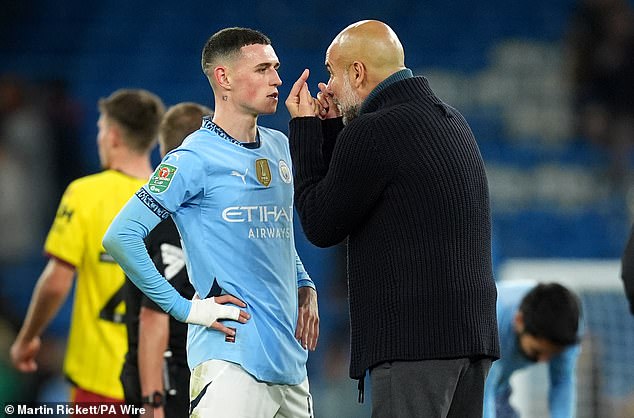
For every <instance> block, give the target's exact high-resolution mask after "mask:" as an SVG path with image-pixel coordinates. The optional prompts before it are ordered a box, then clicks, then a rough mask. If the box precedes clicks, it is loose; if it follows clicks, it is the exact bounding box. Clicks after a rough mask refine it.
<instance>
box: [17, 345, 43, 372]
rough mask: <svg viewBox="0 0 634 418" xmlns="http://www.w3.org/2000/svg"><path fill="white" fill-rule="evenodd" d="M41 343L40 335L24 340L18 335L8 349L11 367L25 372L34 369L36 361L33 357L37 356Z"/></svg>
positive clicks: (35, 368)
mask: <svg viewBox="0 0 634 418" xmlns="http://www.w3.org/2000/svg"><path fill="white" fill-rule="evenodd" d="M41 345H42V342H41V340H40V337H35V338H33V339H32V340H29V341H24V340H22V339H21V338H19V337H18V338H17V339H16V340H15V342H14V343H13V345H11V350H10V353H11V363H13V367H15V368H16V369H18V370H19V371H21V372H25V373H29V372H34V371H36V370H37V363H36V362H35V357H37V353H39V351H40V347H41Z"/></svg>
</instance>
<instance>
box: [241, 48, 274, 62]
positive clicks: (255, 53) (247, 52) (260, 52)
mask: <svg viewBox="0 0 634 418" xmlns="http://www.w3.org/2000/svg"><path fill="white" fill-rule="evenodd" d="M240 50H241V52H242V54H241V55H242V58H243V59H246V60H255V61H259V62H279V59H278V58H277V54H275V50H274V49H273V47H272V46H271V45H263V44H253V45H246V46H243V47H242V48H240ZM259 62H258V63H259Z"/></svg>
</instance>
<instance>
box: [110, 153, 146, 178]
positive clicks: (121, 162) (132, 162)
mask: <svg viewBox="0 0 634 418" xmlns="http://www.w3.org/2000/svg"><path fill="white" fill-rule="evenodd" d="M108 168H109V169H111V170H116V171H119V172H121V173H123V174H125V175H127V176H130V177H136V178H139V179H149V178H150V175H151V174H152V171H153V170H152V164H151V162H150V158H149V156H148V155H126V156H121V157H120V158H117V159H116V160H115V161H113V162H111V163H110V166H109V167H108Z"/></svg>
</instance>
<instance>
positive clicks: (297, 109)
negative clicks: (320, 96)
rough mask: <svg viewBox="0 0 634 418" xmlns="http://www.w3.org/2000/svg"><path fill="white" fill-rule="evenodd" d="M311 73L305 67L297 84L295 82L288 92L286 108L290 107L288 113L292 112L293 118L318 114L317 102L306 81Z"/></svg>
mask: <svg viewBox="0 0 634 418" xmlns="http://www.w3.org/2000/svg"><path fill="white" fill-rule="evenodd" d="M309 74H310V71H309V70H308V68H307V69H305V70H304V72H303V73H302V75H301V76H299V78H298V79H297V81H296V82H295V84H293V87H292V88H291V92H290V93H289V94H288V98H287V99H286V108H287V109H288V113H290V114H291V118H298V117H303V116H316V114H317V103H316V101H315V99H313V97H312V96H311V95H310V91H309V90H308V83H306V81H307V80H308V75H309Z"/></svg>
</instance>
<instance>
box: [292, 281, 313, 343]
mask: <svg viewBox="0 0 634 418" xmlns="http://www.w3.org/2000/svg"><path fill="white" fill-rule="evenodd" d="M298 294H299V312H298V316H297V328H296V330H295V338H297V341H299V342H300V343H301V344H302V347H304V348H306V349H308V350H310V351H315V348H316V347H317V340H318V339H319V308H318V306H317V292H316V291H315V289H313V288H312V287H300V288H299V290H298Z"/></svg>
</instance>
